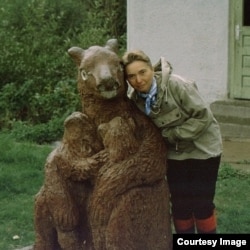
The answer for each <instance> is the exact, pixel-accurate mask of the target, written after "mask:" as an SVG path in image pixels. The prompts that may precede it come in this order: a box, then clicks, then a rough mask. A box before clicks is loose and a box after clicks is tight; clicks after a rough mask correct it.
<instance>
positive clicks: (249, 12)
mask: <svg viewBox="0 0 250 250" xmlns="http://www.w3.org/2000/svg"><path fill="white" fill-rule="evenodd" d="M243 15H244V17H243V25H244V26H250V0H244V13H243Z"/></svg>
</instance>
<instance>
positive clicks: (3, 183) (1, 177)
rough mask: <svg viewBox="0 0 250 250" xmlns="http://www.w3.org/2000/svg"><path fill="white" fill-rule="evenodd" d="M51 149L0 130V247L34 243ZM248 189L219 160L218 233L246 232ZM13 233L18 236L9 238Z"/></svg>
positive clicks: (246, 181)
mask: <svg viewBox="0 0 250 250" xmlns="http://www.w3.org/2000/svg"><path fill="white" fill-rule="evenodd" d="M51 150H52V149H51V147H50V146H48V145H43V146H41V145H39V146H38V145H36V144H32V143H25V142H24V143H17V142H16V141H15V140H14V139H13V138H12V137H11V136H10V135H6V134H0V238H1V240H0V249H4V250H13V249H16V248H20V247H24V246H28V245H32V244H33V243H34V228H33V207H34V195H35V194H36V193H37V192H38V190H39V188H40V187H41V185H42V183H43V177H44V173H43V168H44V163H45V159H46V157H47V156H48V154H49V152H50V151H51ZM242 160H243V161H244V159H242ZM249 193H250V174H246V173H244V172H240V171H239V170H235V169H233V168H232V167H231V166H230V165H229V164H225V163H222V165H221V168H220V172H219V178H218V182H217V192H216V197H215V203H216V206H217V216H218V233H236V234H237V233H250V213H249V204H250V196H249ZM16 235H17V236H18V239H13V237H14V236H16Z"/></svg>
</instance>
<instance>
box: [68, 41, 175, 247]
mask: <svg viewBox="0 0 250 250" xmlns="http://www.w3.org/2000/svg"><path fill="white" fill-rule="evenodd" d="M117 47H118V45H117V41H116V40H114V39H112V40H109V41H108V42H107V44H106V45H105V46H104V47H101V46H92V47H90V48H88V49H86V50H84V49H81V48H79V47H73V48H71V49H70V50H69V51H68V52H69V55H70V56H71V57H72V58H73V59H74V61H75V63H76V64H77V66H78V90H79V93H80V96H81V100H82V111H83V113H85V114H86V115H87V116H88V117H89V119H90V120H91V122H92V123H93V124H94V125H95V126H96V129H97V128H98V126H99V125H100V124H101V123H109V122H110V121H111V120H112V119H113V118H114V117H116V116H120V117H121V118H122V119H125V120H129V119H130V118H131V117H132V118H133V120H134V129H133V136H134V137H135V140H136V144H135V145H138V148H137V152H136V153H135V152H133V151H131V152H127V154H126V158H125V159H123V161H122V168H120V169H122V170H121V172H122V171H123V173H122V174H121V173H119V172H118V173H117V172H115V173H113V171H114V169H116V168H117V169H118V168H119V167H120V166H119V162H114V163H112V164H111V165H112V166H110V169H111V170H110V172H109V170H107V172H105V174H103V176H102V177H100V182H99V183H101V184H97V185H96V186H95V187H94V193H93V196H92V198H91V199H92V202H90V204H89V211H96V210H95V206H96V202H101V200H99V198H98V196H97V197H95V195H99V192H98V191H95V190H100V189H99V188H98V187H102V191H101V193H102V194H103V195H106V194H109V193H110V192H111V193H112V195H114V196H115V199H116V198H117V196H119V202H118V203H119V204H118V203H117V206H118V207H119V208H117V209H116V212H112V216H111V217H110V218H109V222H108V224H109V225H108V229H107V231H106V232H105V234H106V235H107V236H106V239H105V241H106V243H105V244H104V245H103V244H102V243H101V245H99V243H96V242H98V241H99V239H97V238H96V237H98V235H96V234H95V232H98V230H99V222H97V223H96V220H95V219H93V218H94V217H95V216H94V215H93V213H94V212H93V213H92V212H89V213H90V214H92V215H93V216H90V220H91V222H92V223H91V230H92V232H94V234H93V236H94V239H93V242H94V243H96V244H97V245H96V246H97V247H96V249H95V250H101V249H107V250H116V249H117V250H123V249H124V250H125V249H126V250H127V249H129V250H133V249H136V250H138V249H143V250H155V249H159V250H167V249H172V234H171V227H170V213H169V192H168V187H167V184H166V180H165V176H166V147H165V143H164V141H163V139H162V136H161V135H160V133H159V131H158V130H157V128H156V127H155V126H154V125H153V123H152V122H151V121H150V120H149V119H148V118H147V117H146V116H145V115H144V114H143V113H142V112H141V111H139V110H138V109H137V107H136V106H135V105H134V104H133V102H131V101H130V100H129V99H128V97H127V85H126V83H125V81H124V74H123V70H122V67H121V64H120V59H119V57H118V55H117ZM131 143H132V142H131ZM99 185H100V186H99ZM104 200H105V197H104ZM116 201H117V200H115V202H116ZM100 205H101V204H99V206H100ZM97 217H98V216H97ZM92 219H93V220H92ZM97 221H98V220H97Z"/></svg>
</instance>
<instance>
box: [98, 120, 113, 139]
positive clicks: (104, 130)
mask: <svg viewBox="0 0 250 250" xmlns="http://www.w3.org/2000/svg"><path fill="white" fill-rule="evenodd" d="M109 127H110V125H109V123H101V124H100V125H99V126H98V129H97V131H98V133H99V135H100V136H101V138H102V139H104V137H105V134H106V133H107V131H108V130H109Z"/></svg>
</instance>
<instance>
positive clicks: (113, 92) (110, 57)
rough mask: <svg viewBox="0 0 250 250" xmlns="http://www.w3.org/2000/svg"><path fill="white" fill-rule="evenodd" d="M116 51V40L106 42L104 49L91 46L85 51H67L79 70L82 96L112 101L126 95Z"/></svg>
mask: <svg viewBox="0 0 250 250" xmlns="http://www.w3.org/2000/svg"><path fill="white" fill-rule="evenodd" d="M117 51H118V43H117V40H116V39H110V40H108V41H107V43H106V45H105V46H104V47H100V46H91V47H89V48H88V49H86V50H84V49H82V48H79V47H72V48H70V49H69V50H68V53H69V55H70V56H71V57H72V59H73V60H74V61H75V63H76V65H77V66H78V69H79V74H78V90H79V92H80V93H81V94H82V95H84V93H87V94H88V95H94V96H96V97H99V98H102V99H113V98H115V97H117V96H120V95H125V94H126V92H127V84H125V82H124V73H123V68H122V65H121V60H120V59H119V57H118V55H117Z"/></svg>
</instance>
